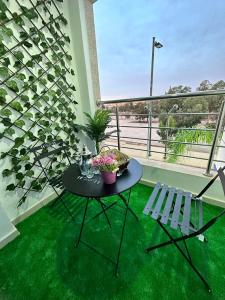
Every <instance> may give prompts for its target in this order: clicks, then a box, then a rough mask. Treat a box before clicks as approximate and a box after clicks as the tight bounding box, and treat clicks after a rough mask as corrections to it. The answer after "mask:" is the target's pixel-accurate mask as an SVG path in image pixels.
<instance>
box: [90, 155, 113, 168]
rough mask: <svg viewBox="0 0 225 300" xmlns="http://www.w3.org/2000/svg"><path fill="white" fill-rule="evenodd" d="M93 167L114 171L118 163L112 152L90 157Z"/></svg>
mask: <svg viewBox="0 0 225 300" xmlns="http://www.w3.org/2000/svg"><path fill="white" fill-rule="evenodd" d="M92 165H93V167H96V168H98V169H99V170H100V171H101V172H113V173H114V172H116V171H117V170H118V163H117V161H116V156H115V155H114V154H108V155H97V156H95V157H94V158H93V159H92Z"/></svg>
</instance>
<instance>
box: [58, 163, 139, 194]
mask: <svg viewBox="0 0 225 300" xmlns="http://www.w3.org/2000/svg"><path fill="white" fill-rule="evenodd" d="M142 174H143V168H142V166H141V164H140V163H139V162H138V161H137V160H136V159H133V158H132V159H131V160H130V162H129V164H128V167H127V170H126V171H124V173H123V174H122V175H121V176H119V177H117V180H116V183H114V184H105V183H104V182H103V180H102V177H101V175H100V174H99V175H94V177H93V178H91V179H88V178H86V177H84V176H82V175H81V172H80V168H79V166H78V165H76V164H73V165H71V166H69V168H68V169H67V170H65V172H64V174H63V176H62V182H63V184H64V187H65V189H66V190H67V191H68V192H71V193H72V194H75V195H79V196H83V197H90V198H91V197H93V198H103V197H108V196H112V195H116V194H120V193H122V192H124V191H126V190H128V189H129V188H131V187H132V186H134V185H135V184H136V183H137V182H139V180H140V179H141V177H142Z"/></svg>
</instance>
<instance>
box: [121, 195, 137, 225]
mask: <svg viewBox="0 0 225 300" xmlns="http://www.w3.org/2000/svg"><path fill="white" fill-rule="evenodd" d="M118 196H119V197H120V198H121V199H122V200H123V203H124V205H125V206H126V208H127V209H128V210H129V211H130V212H131V213H132V215H133V216H134V217H135V219H136V220H137V221H139V219H138V216H137V215H136V214H135V212H134V211H133V210H132V209H131V208H130V207H129V200H130V194H129V200H128V201H127V199H126V198H125V197H124V196H123V195H122V194H118Z"/></svg>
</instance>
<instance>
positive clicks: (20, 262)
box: [0, 184, 225, 300]
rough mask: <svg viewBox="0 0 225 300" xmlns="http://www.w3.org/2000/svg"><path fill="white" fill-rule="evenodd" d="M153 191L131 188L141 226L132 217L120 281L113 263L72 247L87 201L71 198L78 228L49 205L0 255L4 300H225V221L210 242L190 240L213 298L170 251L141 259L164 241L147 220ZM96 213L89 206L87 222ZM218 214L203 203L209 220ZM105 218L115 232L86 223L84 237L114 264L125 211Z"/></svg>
mask: <svg viewBox="0 0 225 300" xmlns="http://www.w3.org/2000/svg"><path fill="white" fill-rule="evenodd" d="M151 191H152V189H151V188H150V187H146V186H143V185H141V184H138V185H136V186H135V187H134V188H133V190H132V195H131V203H130V204H131V207H132V208H133V209H134V211H135V212H136V213H137V214H138V216H139V217H140V221H139V222H137V221H136V220H135V219H134V217H133V216H132V215H131V214H130V213H128V218H127V224H126V228H125V238H124V244H123V247H122V252H121V261H120V267H119V277H118V278H116V277H114V276H113V271H114V266H113V265H112V264H111V263H110V262H108V261H107V260H105V259H104V258H102V257H101V256H99V255H98V254H96V253H94V252H93V251H91V250H90V249H89V248H87V247H86V246H85V245H83V244H80V245H79V247H78V248H74V243H75V240H76V237H77V234H78V232H79V229H80V223H81V220H82V216H83V211H84V205H85V201H84V199H82V198H80V197H74V196H72V195H66V196H65V198H66V199H65V201H66V203H67V204H68V205H69V206H70V208H71V209H72V210H73V213H74V216H75V222H74V223H73V222H71V220H70V218H69V216H68V215H67V214H66V212H65V210H64V208H63V206H62V204H60V203H59V204H57V205H56V206H54V207H50V206H46V207H44V208H41V209H40V210H39V211H38V212H37V213H35V214H34V215H32V216H31V217H29V218H28V219H26V220H25V221H23V222H22V223H20V224H18V226H17V227H18V230H19V231H20V233H21V234H20V236H19V237H18V238H17V239H16V240H14V241H13V242H11V243H10V244H9V245H7V246H6V247H5V248H3V249H2V250H1V251H0V300H26V299H29V300H36V299H38V300H40V299H43V300H48V299H52V300H53V299H54V300H58V299H60V300H64V299H65V300H66V299H68V300H73V299H98V300H100V299H129V300H130V299H152V300H154V299H157V300H158V299H163V300H164V299H177V300H180V299H220V300H222V299H225V275H224V274H225V271H224V267H225V256H224V242H225V226H224V225H225V218H221V220H220V221H219V222H218V223H217V224H216V225H214V226H213V227H212V228H211V229H210V230H209V231H208V233H207V238H208V243H207V244H206V243H202V242H199V241H198V240H197V239H193V240H191V241H188V245H189V246H190V249H191V250H192V253H193V257H194V260H195V261H196V262H197V266H198V268H199V270H200V271H201V272H202V273H203V274H204V276H205V277H206V278H207V279H208V281H209V283H210V284H211V287H212V290H213V293H212V294H208V292H207V291H206V289H205V287H204V285H203V284H202V282H201V281H200V280H199V278H198V277H197V276H196V275H195V274H194V273H193V272H192V270H191V269H190V268H189V266H188V265H187V263H186V261H185V260H184V259H183V257H182V256H181V255H180V253H179V252H178V251H177V250H176V248H175V247H174V246H173V245H172V246H168V247H165V248H162V249H158V250H156V251H154V252H151V253H150V254H148V255H147V254H145V253H144V249H145V247H146V246H148V245H150V244H152V245H153V244H155V243H159V242H160V241H164V240H166V239H167V237H166V236H165V235H164V233H163V232H162V231H161V230H160V228H159V226H157V224H156V222H154V221H153V220H152V219H150V218H148V217H146V216H145V215H143V214H142V210H143V208H144V206H145V203H146V201H147V200H148V197H149V195H150V193H151ZM125 194H126V193H125ZM114 198H115V197H112V198H109V199H107V200H106V201H107V202H108V203H109V202H111V201H112V200H113V199H114ZM99 209H100V208H99V207H98V204H97V203H96V202H93V203H91V205H90V210H88V217H89V218H90V217H91V216H93V215H94V214H95V213H96V212H98V211H99ZM219 211H220V209H219V208H216V207H212V206H209V205H206V207H205V216H206V217H207V218H210V217H212V216H214V215H216V214H218V212H219ZM108 215H109V218H110V220H111V222H112V229H110V228H109V226H108V224H107V222H106V220H105V218H104V216H103V215H101V216H100V217H99V218H97V219H95V220H94V221H90V222H88V223H87V224H86V226H85V229H84V232H83V239H84V240H86V241H88V242H89V243H91V244H92V245H95V246H96V247H97V248H98V249H99V251H101V252H103V253H104V254H105V255H108V256H110V257H112V258H115V256H116V250H117V249H118V242H119V236H120V235H119V234H120V231H121V225H122V218H123V213H121V212H120V211H119V209H118V207H116V208H115V209H111V210H109V211H108ZM174 233H176V232H174Z"/></svg>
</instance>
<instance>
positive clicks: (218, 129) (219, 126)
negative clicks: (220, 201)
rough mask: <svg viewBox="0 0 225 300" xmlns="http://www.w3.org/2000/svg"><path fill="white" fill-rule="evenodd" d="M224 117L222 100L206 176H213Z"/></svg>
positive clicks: (224, 102) (224, 106) (224, 108)
mask: <svg viewBox="0 0 225 300" xmlns="http://www.w3.org/2000/svg"><path fill="white" fill-rule="evenodd" d="M224 117H225V101H223V102H222V105H221V108H220V113H219V116H218V120H217V124H216V131H215V134H214V138H213V142H212V147H211V151H210V154H209V160H208V164H207V168H206V172H205V174H204V175H206V176H212V174H211V169H212V164H213V160H214V156H215V152H216V147H217V145H218V140H219V136H220V133H221V129H222V126H223V122H224Z"/></svg>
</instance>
